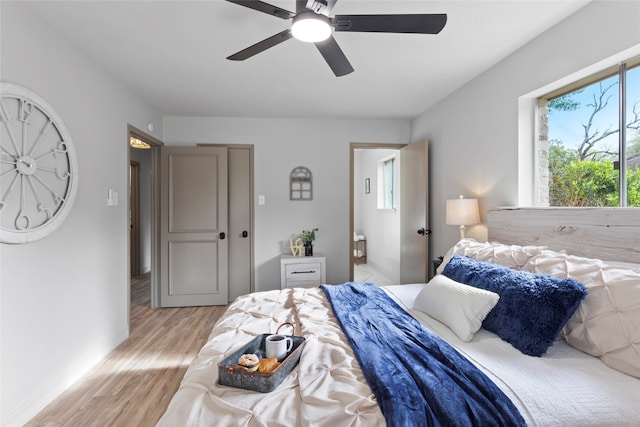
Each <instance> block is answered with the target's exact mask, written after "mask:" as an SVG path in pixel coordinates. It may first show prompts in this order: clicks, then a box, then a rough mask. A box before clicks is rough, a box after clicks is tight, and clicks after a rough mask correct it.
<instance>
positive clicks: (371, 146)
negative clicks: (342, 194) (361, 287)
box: [348, 142, 408, 282]
mask: <svg viewBox="0 0 640 427" xmlns="http://www.w3.org/2000/svg"><path fill="white" fill-rule="evenodd" d="M407 145H408V144H402V143H384V142H351V143H349V242H348V244H349V281H351V282H352V281H353V274H354V269H353V263H354V261H355V258H354V256H353V232H354V223H355V219H354V216H355V207H354V200H353V199H354V196H355V189H354V185H355V177H354V167H355V165H354V163H355V152H356V150H362V149H364V150H379V149H390V150H400V149H401V148H403V147H406V146H407ZM401 167H402V166H401Z"/></svg>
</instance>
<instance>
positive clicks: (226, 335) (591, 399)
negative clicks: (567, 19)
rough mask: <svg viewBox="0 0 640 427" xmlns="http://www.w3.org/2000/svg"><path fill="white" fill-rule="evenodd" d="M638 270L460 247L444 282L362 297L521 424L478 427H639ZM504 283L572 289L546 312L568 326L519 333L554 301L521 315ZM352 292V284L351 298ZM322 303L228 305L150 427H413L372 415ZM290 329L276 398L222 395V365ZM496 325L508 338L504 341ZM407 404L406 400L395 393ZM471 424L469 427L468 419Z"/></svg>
mask: <svg viewBox="0 0 640 427" xmlns="http://www.w3.org/2000/svg"><path fill="white" fill-rule="evenodd" d="M536 243H539V242H536ZM554 249H555V250H554ZM634 260H635V258H634V257H631V258H630V259H629V258H627V259H624V260H623V261H622V262H612V261H603V260H599V259H594V258H586V257H584V256H577V255H572V254H567V253H565V251H563V250H558V248H550V247H548V246H544V245H517V244H513V243H505V242H495V241H491V242H489V243H487V242H476V241H475V240H473V239H463V240H461V241H460V242H458V243H457V244H456V245H455V246H454V247H452V248H451V249H450V250H449V251H448V253H447V254H446V256H445V260H444V262H443V264H442V265H441V266H440V268H439V271H438V272H439V274H438V275H436V276H435V277H434V279H432V281H430V282H429V283H428V284H424V283H416V284H409V285H393V286H385V287H377V286H375V285H370V287H371V291H372V292H374V293H375V295H377V296H376V298H380V301H387V299H388V301H389V302H385V303H384V304H386V305H385V307H386V306H387V305H388V306H394V307H395V306H397V307H398V308H399V309H400V311H401V312H402V313H405V314H407V315H410V317H411V319H413V320H415V321H417V322H419V324H420V327H421V328H422V327H424V328H426V330H427V331H428V333H429V334H435V335H436V336H437V337H439V338H442V339H443V340H444V341H446V343H445V344H443V345H446V346H447V347H446V348H447V349H448V348H449V347H451V348H453V349H454V350H455V351H456V354H458V355H460V356H461V357H462V358H464V359H465V362H468V363H469V364H470V365H473V366H472V369H474V370H477V371H479V372H480V373H481V376H482V378H486V379H488V380H489V382H490V384H491V386H492V387H496V388H497V389H498V391H497V393H498V394H499V395H500V396H502V395H503V396H504V397H506V399H508V401H509V402H510V404H511V405H512V406H513V407H514V408H515V414H514V415H513V416H514V417H521V418H513V419H517V420H520V421H521V422H520V421H518V422H516V421H509V420H510V418H506V420H507V421H503V422H500V423H498V422H496V423H488V422H487V421H486V420H487V418H486V416H485V418H480V419H483V420H484V421H480V422H477V423H476V425H498V424H502V425H525V424H526V425H529V426H602V425H607V426H638V425H640V344H638V343H640V265H638V264H637V263H633V262H630V261H634ZM478 268H480V270H477V269H478ZM476 270H477V271H476ZM499 274H506V275H513V274H515V275H516V276H514V277H515V281H516V282H517V281H522V280H525V279H526V280H529V279H531V280H536V281H537V280H539V278H540V277H543V278H544V280H545V281H547V280H550V281H551V282H550V285H549V286H548V287H547V288H545V289H549V291H548V292H557V291H558V289H562V290H565V289H568V288H571V289H572V291H571V297H566V296H563V297H562V298H564V299H563V301H564V300H566V301H567V302H566V304H564V306H562V307H560V309H558V307H556V306H555V305H554V304H555V302H554V303H553V304H552V305H554V307H553V308H552V309H553V310H555V311H558V312H562V313H563V314H562V315H561V316H556V317H558V319H556V318H555V317H554V316H550V317H552V319H551V320H549V319H547V318H546V317H545V318H544V319H535V321H534V322H533V323H527V320H531V318H532V317H534V316H539V313H542V312H545V310H546V309H545V308H539V305H538V304H540V306H541V305H542V304H543V303H544V301H546V300H548V299H549V298H548V295H550V294H545V295H543V296H542V297H541V299H540V301H541V302H540V303H538V302H536V303H529V304H522V301H521V300H518V299H517V298H516V299H515V300H513V298H512V295H511V294H509V292H512V290H511V288H508V286H507V288H508V289H507V288H505V289H507V290H506V291H505V290H504V289H495V288H492V287H493V286H494V285H495V283H497V282H500V283H503V282H504V280H503V279H497V278H496V277H501V276H496V275H499ZM487 277H491V278H492V280H493V281H491V280H490V281H489V284H488V285H487V286H484V285H483V284H482V283H481V282H485V285H486V281H487V280H486V279H487ZM523 277H524V278H525V279H523ZM456 279H457V280H456ZM465 281H466V282H473V285H469V284H467V283H463V282H465ZM474 281H475V282H474ZM505 283H509V284H510V283H511V282H510V281H509V280H507V281H506V282H505ZM545 283H546V282H545ZM350 286H351V285H348V286H347V285H342V286H335V287H331V289H335V290H340V291H342V290H343V289H346V288H348V287H350ZM357 286H360V285H358V284H353V287H354V289H356V287H357ZM509 286H511V285H509ZM536 286H538V285H537V282H536ZM326 289H328V288H312V289H304V288H294V289H285V290H277V291H267V292H258V293H253V294H249V295H245V296H241V297H239V298H238V299H237V300H236V301H234V302H233V303H232V304H231V305H230V306H229V308H228V310H227V312H226V313H225V314H224V315H223V317H222V318H221V319H220V320H219V321H218V322H217V323H216V325H215V327H214V329H213V331H212V333H211V336H210V337H209V340H208V342H207V343H206V344H205V345H204V347H203V348H202V350H201V351H200V353H199V354H198V356H197V357H196V358H195V359H194V361H193V362H192V363H191V365H190V366H189V368H188V370H187V372H186V374H185V376H184V379H183V381H182V383H181V386H180V388H179V390H178V391H177V393H176V394H175V395H174V397H173V399H172V400H171V402H170V404H169V406H168V408H167V411H166V413H165V414H164V416H163V417H162V418H161V419H160V421H159V422H158V426H161V427H162V426H177V425H181V426H208V425H215V426H310V425H313V426H384V425H403V424H404V425H416V424H415V423H411V422H399V421H394V420H395V419H394V418H389V415H388V413H389V412H388V411H389V409H388V407H386V408H385V410H384V413H383V410H381V406H384V405H383V401H384V402H386V400H387V398H388V396H385V397H381V396H383V394H380V393H381V392H380V388H379V384H378V382H377V381H378V380H376V379H371V378H370V376H369V375H370V371H371V370H372V369H371V366H372V365H370V362H369V361H366V362H363V363H360V362H359V361H362V360H363V359H362V357H363V356H362V355H361V354H357V353H355V352H354V348H356V349H357V348H358V347H360V345H358V343H359V342H361V341H357V339H356V341H355V342H354V341H353V335H352V334H353V331H349V330H348V329H343V326H345V323H348V322H350V321H351V315H350V314H349V309H348V308H347V309H346V311H347V314H346V316H347V317H346V318H344V317H336V316H337V315H338V313H339V310H338V309H337V308H336V309H335V311H334V308H335V307H334V306H333V305H332V304H334V300H333V299H334V298H336V296H335V295H336V294H335V293H330V292H328V291H327V290H326ZM536 289H538V288H536ZM365 290H366V292H369V287H368V285H367V287H366V288H365V289H364V290H363V289H361V288H359V287H358V288H357V292H363V291H365ZM494 291H496V292H494ZM332 292H333V291H332ZM380 292H381V293H382V294H384V295H382V296H381V295H378V293H380ZM467 292H471V294H473V296H469V295H467V294H466V293H467ZM536 292H537V291H536ZM476 294H477V295H481V296H477V295H476ZM496 294H497V296H498V297H497V298H496ZM554 295H555V294H554ZM518 298H519V297H518ZM545 298H546V300H545ZM346 299H349V298H346ZM556 299H557V298H556V297H555V296H554V299H553V301H555V300H556ZM509 303H511V304H516V305H515V307H522V309H518V310H515V311H516V312H517V314H516V316H519V317H520V318H519V319H515V320H514V319H512V318H504V317H497V322H498V323H497V326H496V325H494V326H491V325H490V323H489V322H488V321H489V320H491V318H492V317H491V316H494V314H495V313H499V312H501V311H503V312H504V311H505V310H506V312H509V305H508V304H509ZM492 304H493V305H492ZM500 304H502V305H500ZM505 304H507V305H506V306H505ZM443 307H447V309H446V310H442V308H443ZM504 307H506V309H505V308H504ZM527 307H528V308H529V311H526V308H527ZM532 307H533V310H531V308H532ZM498 308H500V310H499V309H498ZM511 308H512V309H513V307H511ZM465 310H467V311H465ZM553 310H552V311H553ZM351 311H352V312H353V311H357V310H351ZM555 311H554V313H555ZM485 312H486V313H485ZM568 312H569V313H568ZM522 313H525V314H524V315H523V314H522ZM342 315H344V314H340V316H342ZM385 316H387V314H386V313H385V315H384V316H382V317H385ZM563 316H564V317H563ZM382 317H380V321H381V322H382V320H383V318H382ZM494 317H495V316H494ZM493 320H494V321H495V320H496V319H493ZM287 322H289V323H292V324H293V325H295V331H294V334H295V335H298V336H303V337H305V339H306V344H305V347H304V350H303V352H302V356H301V358H300V361H299V364H298V366H297V367H296V368H295V369H294V370H293V371H292V373H291V374H289V375H288V376H287V377H286V378H285V379H284V381H283V382H282V383H281V384H280V385H279V386H278V387H277V388H276V389H275V390H274V391H272V392H270V393H258V392H252V391H247V390H244V389H239V388H233V387H226V386H221V385H219V384H218V383H217V379H218V366H217V365H218V363H219V362H220V361H221V360H222V359H224V358H225V356H226V355H228V354H230V353H232V352H234V351H235V350H236V349H237V348H238V347H239V346H241V345H242V344H244V343H246V342H248V341H250V340H252V339H254V338H255V337H257V336H259V335H260V334H263V333H272V332H275V330H276V329H277V328H278V326H279V325H281V324H283V323H287ZM376 322H377V320H376ZM376 322H374V323H376ZM403 322H404V321H403ZM518 322H521V323H522V325H524V326H526V327H527V328H530V329H531V330H536V331H537V330H538V329H539V332H540V334H541V336H542V338H541V337H537V336H536V338H535V339H534V340H533V341H534V343H533V345H532V344H531V342H530V341H526V340H524V342H522V341H523V340H522V339H521V338H522V335H528V331H526V330H524V331H523V330H522V329H518V328H517V327H516V328H515V329H513V325H518V324H519V323H518ZM554 322H555V323H554ZM558 322H560V323H558ZM391 323H394V322H391ZM395 323H398V321H395ZM547 323H549V324H547ZM558 324H560V326H559V328H560V329H558ZM505 325H508V326H509V327H508V328H506V329H507V330H506V331H505V330H502V329H501V328H503V327H504V326H505ZM522 325H521V326H522ZM527 325H528V326H527ZM524 326H523V327H524ZM487 328H489V329H492V330H489V329H487ZM345 331H347V332H345ZM536 333H537V332H536ZM510 334H511V335H510ZM439 338H438V339H439ZM539 338H540V339H539ZM349 342H351V343H353V344H354V345H353V346H352V345H350V344H349ZM394 345H395V344H394ZM439 348H444V347H439ZM365 350H366V346H365ZM358 351H360V350H358ZM447 351H448V350H447ZM366 352H369V353H371V352H372V351H371V350H370V349H369V350H368V351H366ZM374 353H375V352H374ZM386 353H388V351H384V352H383V354H386ZM527 353H528V354H527ZM447 354H449V353H447ZM456 357H457V356H456ZM456 360H458V359H456ZM371 363H373V362H371ZM458 363H459V362H456V364H458ZM429 364H431V362H429ZM375 369H380V368H375ZM375 369H374V371H375ZM431 375H432V374H431V373H430V372H429V373H428V376H431ZM465 375H466V374H465ZM439 381H440V380H439ZM443 384H445V389H444V390H440V389H438V390H436V389H433V390H431V391H430V393H431V396H432V398H435V399H439V400H441V401H442V402H443V404H444V405H445V406H446V405H447V402H454V401H456V400H457V398H454V397H453V396H458V395H457V393H458V392H457V391H456V390H453V389H451V387H449V386H448V385H446V383H443ZM374 390H375V391H374ZM406 393H407V392H406V390H405V389H404V388H402V387H401V389H400V390H396V391H395V392H393V391H392V392H391V394H392V395H393V394H396V395H398V396H403V395H405V394H406ZM492 393H493V392H492ZM493 396H494V394H491V399H493ZM491 399H490V400H491ZM454 411H460V408H457V409H454ZM438 414H439V413H438ZM467 417H468V418H469V417H470V419H471V420H473V417H474V414H473V413H472V414H471V415H467ZM453 419H457V418H455V414H454V418H453ZM442 420H443V418H441V417H440V416H439V415H438V416H435V417H432V418H431V419H430V420H429V422H428V423H426V424H424V425H438V424H439V423H441V424H443V425H444V424H449V425H453V424H455V425H464V424H465V423H466V422H463V421H462V418H460V420H461V421H460V423H457V422H453V423H452V422H450V421H449V422H443V421H442ZM467 424H468V425H471V423H467Z"/></svg>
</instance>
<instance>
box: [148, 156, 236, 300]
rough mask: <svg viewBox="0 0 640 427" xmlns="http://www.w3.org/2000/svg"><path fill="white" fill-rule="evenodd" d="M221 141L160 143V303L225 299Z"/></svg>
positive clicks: (225, 216) (224, 166)
mask: <svg viewBox="0 0 640 427" xmlns="http://www.w3.org/2000/svg"><path fill="white" fill-rule="evenodd" d="M227 170H228V169H227V149H226V148H224V147H167V146H165V147H162V148H161V159H160V269H159V270H160V306H161V307H179V306H200V305H225V304H227V302H228V241H229V240H228V238H227V237H228V236H227V235H228V232H229V231H228V228H227V227H228V224H227V221H228V205H227V195H228V182H227V180H228V175H227Z"/></svg>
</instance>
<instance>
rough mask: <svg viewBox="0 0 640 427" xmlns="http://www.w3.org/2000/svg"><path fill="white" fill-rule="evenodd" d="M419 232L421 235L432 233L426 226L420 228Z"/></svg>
mask: <svg viewBox="0 0 640 427" xmlns="http://www.w3.org/2000/svg"><path fill="white" fill-rule="evenodd" d="M418 234H419V235H421V236H426V235H428V234H431V230H429V229H425V228H421V229H420V230H418Z"/></svg>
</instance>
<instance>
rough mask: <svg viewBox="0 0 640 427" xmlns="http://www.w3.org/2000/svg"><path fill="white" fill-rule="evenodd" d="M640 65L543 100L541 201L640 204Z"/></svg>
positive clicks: (540, 104) (540, 105)
mask: <svg viewBox="0 0 640 427" xmlns="http://www.w3.org/2000/svg"><path fill="white" fill-rule="evenodd" d="M639 65H640V59H637V60H635V61H630V62H628V63H626V64H623V65H621V66H620V67H616V68H615V69H613V70H607V71H605V72H603V73H600V74H599V75H597V76H594V77H591V78H589V79H586V80H583V81H581V82H577V83H575V84H573V85H570V86H569V87H567V88H563V89H561V90H559V91H556V92H554V93H552V94H549V95H547V96H545V97H542V98H540V99H539V100H538V118H539V132H538V133H539V138H538V166H539V167H538V181H537V182H538V205H542V206H596V207H605V206H622V207H624V206H629V207H640V66H639ZM621 98H622V99H623V100H624V102H622V103H621V102H620V99H621ZM621 122H622V123H623V126H622V128H623V131H622V132H620V128H621V126H620V124H621ZM621 182H622V183H625V185H623V186H622V188H621V186H620V183H621Z"/></svg>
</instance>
